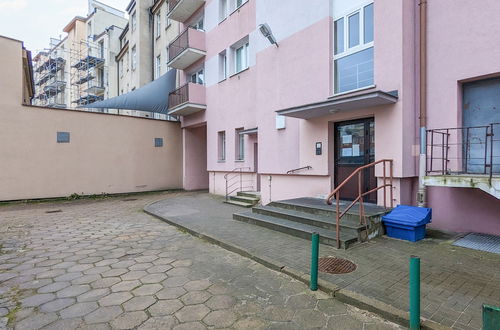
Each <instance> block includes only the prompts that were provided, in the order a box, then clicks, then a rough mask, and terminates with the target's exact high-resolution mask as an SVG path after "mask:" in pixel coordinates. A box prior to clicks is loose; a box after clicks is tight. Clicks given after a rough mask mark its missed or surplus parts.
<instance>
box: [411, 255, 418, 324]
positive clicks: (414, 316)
mask: <svg viewBox="0 0 500 330" xmlns="http://www.w3.org/2000/svg"><path fill="white" fill-rule="evenodd" d="M417 329H420V258H419V257H416V256H411V257H410V330H417Z"/></svg>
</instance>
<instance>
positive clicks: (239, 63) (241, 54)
mask: <svg viewBox="0 0 500 330" xmlns="http://www.w3.org/2000/svg"><path fill="white" fill-rule="evenodd" d="M235 53H236V54H235V61H234V63H235V69H234V70H235V72H240V71H243V70H245V69H247V68H248V43H246V44H244V45H243V46H241V47H239V48H237V49H236V52H235Z"/></svg>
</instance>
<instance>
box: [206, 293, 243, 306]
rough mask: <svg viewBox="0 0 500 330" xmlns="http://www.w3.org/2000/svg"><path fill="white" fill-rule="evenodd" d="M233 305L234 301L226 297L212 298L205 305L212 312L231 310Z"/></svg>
mask: <svg viewBox="0 0 500 330" xmlns="http://www.w3.org/2000/svg"><path fill="white" fill-rule="evenodd" d="M235 304H236V299H234V298H233V297H231V296H228V295H217V296H213V297H211V298H210V299H209V300H208V301H207V302H206V303H205V305H206V306H207V307H208V308H210V309H212V310H216V309H224V308H231V307H233V306H234V305H235Z"/></svg>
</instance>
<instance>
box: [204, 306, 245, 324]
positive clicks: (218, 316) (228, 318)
mask: <svg viewBox="0 0 500 330" xmlns="http://www.w3.org/2000/svg"><path fill="white" fill-rule="evenodd" d="M236 319H237V317H236V314H235V313H234V312H232V311H229V310H219V311H213V312H210V313H209V314H208V315H207V316H205V318H204V319H203V322H205V323H206V324H207V325H209V326H213V327H216V328H227V327H230V326H231V325H232V324H233V323H234V322H235V321H236Z"/></svg>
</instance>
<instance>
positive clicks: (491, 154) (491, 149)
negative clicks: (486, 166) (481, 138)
mask: <svg viewBox="0 0 500 330" xmlns="http://www.w3.org/2000/svg"><path fill="white" fill-rule="evenodd" d="M490 126H491V128H490V185H491V179H492V178H493V150H494V148H493V140H494V138H495V133H494V132H493V127H494V124H490Z"/></svg>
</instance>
